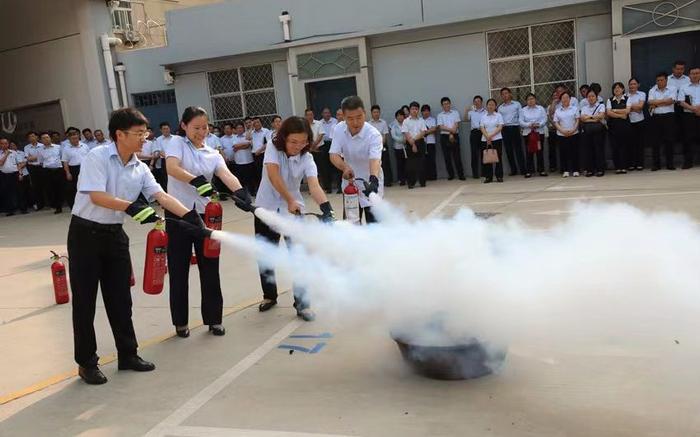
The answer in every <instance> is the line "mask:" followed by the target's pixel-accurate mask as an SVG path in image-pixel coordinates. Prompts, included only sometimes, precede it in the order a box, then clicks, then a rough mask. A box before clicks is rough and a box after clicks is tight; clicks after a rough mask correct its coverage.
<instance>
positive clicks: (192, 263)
mask: <svg viewBox="0 0 700 437" xmlns="http://www.w3.org/2000/svg"><path fill="white" fill-rule="evenodd" d="M195 264H197V254H196V253H194V252H192V256H190V265H192V266H193V265H195Z"/></svg>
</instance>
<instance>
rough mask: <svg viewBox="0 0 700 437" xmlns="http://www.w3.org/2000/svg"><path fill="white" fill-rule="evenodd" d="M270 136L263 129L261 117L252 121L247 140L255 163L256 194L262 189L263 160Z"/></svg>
mask: <svg viewBox="0 0 700 437" xmlns="http://www.w3.org/2000/svg"><path fill="white" fill-rule="evenodd" d="M246 129H247V126H246ZM268 135H269V131H268V130H267V129H265V128H263V126H262V122H261V121H260V118H259V117H254V118H251V119H250V130H247V131H246V139H247V140H248V141H250V142H251V150H252V152H253V162H254V163H255V179H254V180H253V186H254V189H253V191H254V192H255V193H257V192H258V187H260V181H261V179H262V171H263V159H264V157H265V149H266V148H267V136H268Z"/></svg>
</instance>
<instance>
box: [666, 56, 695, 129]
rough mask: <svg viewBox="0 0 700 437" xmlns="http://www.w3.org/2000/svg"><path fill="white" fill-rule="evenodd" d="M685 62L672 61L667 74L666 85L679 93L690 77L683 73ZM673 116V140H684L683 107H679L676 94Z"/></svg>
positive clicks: (678, 99) (688, 82)
mask: <svg viewBox="0 0 700 437" xmlns="http://www.w3.org/2000/svg"><path fill="white" fill-rule="evenodd" d="M686 65H687V64H686V62H685V61H684V60H678V61H676V62H674V63H673V67H672V68H671V74H669V75H668V86H670V87H671V88H675V89H676V93H680V91H681V89H682V88H683V87H684V86H686V85H688V84H690V78H689V77H688V76H686V75H685V68H686ZM673 109H674V113H675V114H676V115H675V117H674V120H675V124H676V129H675V136H674V137H673V138H674V140H675V141H678V142H684V139H685V133H684V132H685V123H684V121H683V118H684V117H683V108H682V107H681V103H680V98H679V96H678V95H676V104H675V106H674V108H673Z"/></svg>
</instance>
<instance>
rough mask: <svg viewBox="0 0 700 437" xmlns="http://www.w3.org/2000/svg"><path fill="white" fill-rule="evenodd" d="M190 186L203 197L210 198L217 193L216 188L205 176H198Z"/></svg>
mask: <svg viewBox="0 0 700 437" xmlns="http://www.w3.org/2000/svg"><path fill="white" fill-rule="evenodd" d="M190 185H192V186H193V187H195V188H196V189H197V194H199V195H200V196H202V197H209V196H211V195H212V194H214V193H216V190H214V186H213V185H212V184H211V182H209V181H208V180H207V178H205V177H204V176H201V175H200V176H197V177H196V178H194V179H192V180H191V181H190Z"/></svg>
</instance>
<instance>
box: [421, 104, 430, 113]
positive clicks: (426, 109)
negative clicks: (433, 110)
mask: <svg viewBox="0 0 700 437" xmlns="http://www.w3.org/2000/svg"><path fill="white" fill-rule="evenodd" d="M423 111H430V105H428V104H427V103H426V104H425V105H423V106H421V107H420V112H423Z"/></svg>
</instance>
